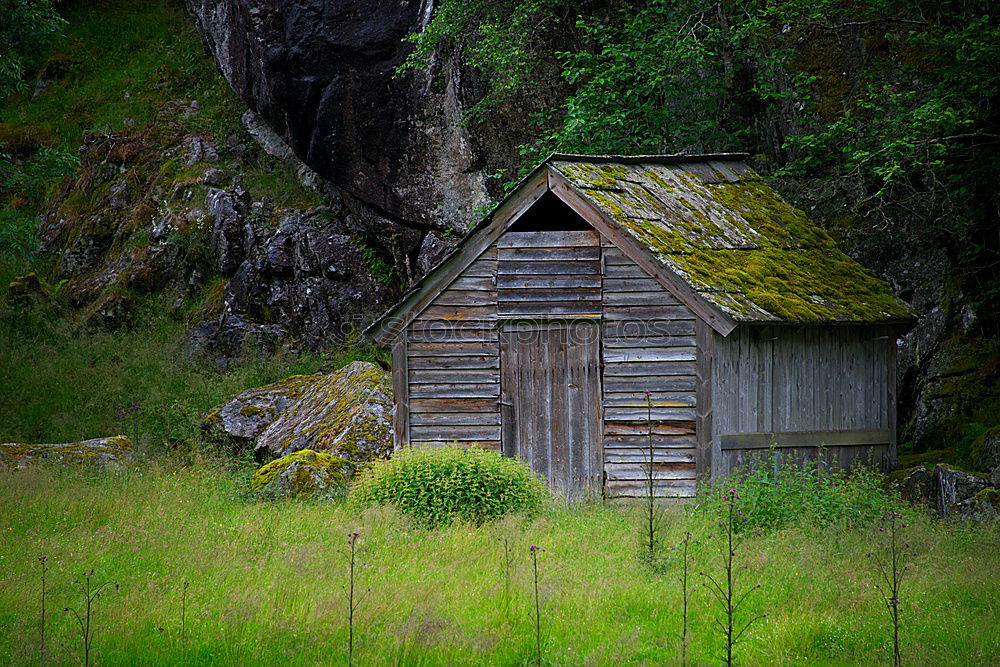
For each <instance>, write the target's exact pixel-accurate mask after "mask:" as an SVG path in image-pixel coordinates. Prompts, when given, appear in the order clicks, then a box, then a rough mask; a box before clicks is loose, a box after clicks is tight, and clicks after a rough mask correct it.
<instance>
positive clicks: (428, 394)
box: [410, 382, 500, 401]
mask: <svg viewBox="0 0 1000 667" xmlns="http://www.w3.org/2000/svg"><path fill="white" fill-rule="evenodd" d="M499 396H500V383H499V382H477V383H451V382H441V383H437V384H411V385H410V400H411V401H412V400H416V399H420V398H433V399H440V400H443V399H459V398H493V399H496V398H499Z"/></svg>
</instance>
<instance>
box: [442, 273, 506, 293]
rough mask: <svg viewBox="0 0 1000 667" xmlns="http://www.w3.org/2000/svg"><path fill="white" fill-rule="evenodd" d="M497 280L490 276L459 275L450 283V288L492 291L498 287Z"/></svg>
mask: <svg viewBox="0 0 1000 667" xmlns="http://www.w3.org/2000/svg"><path fill="white" fill-rule="evenodd" d="M496 285H497V281H496V280H495V279H493V278H489V277H479V276H459V277H458V278H455V280H453V281H452V282H451V284H450V285H448V289H449V290H476V291H487V292H488V291H491V290H493V289H494V288H496Z"/></svg>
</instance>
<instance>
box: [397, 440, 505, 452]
mask: <svg viewBox="0 0 1000 667" xmlns="http://www.w3.org/2000/svg"><path fill="white" fill-rule="evenodd" d="M410 445H411V446H413V447H415V448H421V447H427V448H434V449H440V448H441V447H479V448H480V449H493V450H496V451H499V450H500V441H499V440H410Z"/></svg>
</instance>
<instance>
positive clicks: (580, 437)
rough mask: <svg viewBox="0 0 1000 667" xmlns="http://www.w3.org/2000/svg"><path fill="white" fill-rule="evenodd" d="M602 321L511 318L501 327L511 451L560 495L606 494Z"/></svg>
mask: <svg viewBox="0 0 1000 667" xmlns="http://www.w3.org/2000/svg"><path fill="white" fill-rule="evenodd" d="M600 349H601V337H600V327H599V323H598V322H595V321H592V320H591V321H588V320H582V321H580V320H576V321H562V322H559V321H549V322H511V323H509V324H507V325H505V326H503V327H502V328H501V330H500V392H501V393H500V395H501V415H502V419H501V422H502V425H503V432H502V437H501V441H502V443H503V453H504V454H505V455H506V456H516V457H518V458H521V459H523V460H525V461H527V462H528V463H529V465H530V466H531V468H532V469H533V470H534V471H535V472H538V473H540V474H542V475H544V476H545V478H546V479H547V480H548V483H549V486H551V487H552V488H553V490H555V491H556V492H558V493H559V494H560V495H564V496H566V497H570V498H573V497H580V496H583V495H588V496H592V495H596V494H600V493H602V491H603V489H602V481H603V477H604V475H603V472H604V462H603V458H602V455H601V392H600V386H601V385H600V356H601V353H600Z"/></svg>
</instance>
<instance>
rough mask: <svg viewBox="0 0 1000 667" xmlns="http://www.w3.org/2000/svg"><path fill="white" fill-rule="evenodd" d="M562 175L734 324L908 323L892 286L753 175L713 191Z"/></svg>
mask: <svg viewBox="0 0 1000 667" xmlns="http://www.w3.org/2000/svg"><path fill="white" fill-rule="evenodd" d="M557 167H558V168H559V170H560V171H562V173H564V174H565V175H566V176H567V177H568V178H569V179H570V180H571V181H572V182H573V183H574V184H575V185H576V186H577V187H580V188H581V189H582V190H583V191H584V194H585V195H586V196H587V197H588V198H589V199H591V200H592V201H593V202H594V203H595V204H596V205H597V206H598V207H600V208H601V209H602V210H603V211H604V212H605V213H606V214H607V215H608V216H609V217H611V218H612V219H613V220H614V221H615V222H616V223H617V224H618V225H619V226H620V227H621V228H622V229H624V230H625V231H627V232H628V233H629V234H631V235H632V236H633V237H635V238H636V239H637V240H638V241H639V242H640V243H642V244H644V245H645V246H647V247H648V248H649V249H650V250H651V251H652V253H653V254H654V255H655V256H656V257H657V258H658V259H659V260H660V261H661V262H662V263H663V264H665V265H666V266H667V267H669V268H670V269H672V270H673V271H674V272H676V273H678V274H679V275H681V276H682V277H684V278H685V279H686V280H687V281H688V282H689V283H690V284H691V285H692V286H693V287H694V288H695V289H697V290H698V291H699V292H701V293H702V294H703V295H704V296H705V297H706V298H707V299H709V300H710V301H713V302H715V303H716V304H717V305H718V306H720V307H721V308H724V309H725V310H727V311H728V312H730V313H732V314H733V315H734V316H736V317H737V319H754V320H763V321H775V320H778V321H785V322H802V323H816V322H830V321H836V322H879V321H887V320H888V321H893V320H896V321H898V320H906V319H908V318H909V317H910V316H911V313H910V310H909V308H908V307H907V306H906V305H905V304H904V303H903V302H901V301H900V300H899V299H897V298H896V297H895V295H894V294H893V293H892V290H891V289H890V288H889V286H888V285H887V284H886V283H885V282H883V281H881V280H879V279H878V278H876V277H875V276H873V275H871V274H870V273H869V272H868V271H866V270H865V269H864V268H863V267H861V266H860V265H859V264H858V263H857V262H855V261H854V260H852V259H851V258H849V257H848V256H847V255H845V254H844V253H843V252H841V251H840V250H839V249H838V248H837V246H836V243H835V242H834V240H833V239H832V238H831V237H830V235H829V234H827V233H826V232H825V231H823V230H822V229H821V228H819V227H818V226H816V225H814V224H813V223H811V222H810V221H809V220H808V218H806V216H805V214H804V213H802V211H799V210H797V209H795V208H793V207H792V206H790V205H789V204H788V203H787V202H786V201H784V200H783V199H782V198H781V196H780V195H779V194H778V193H777V192H775V191H774V190H773V189H772V188H771V187H769V186H768V185H767V184H766V183H765V182H764V181H763V179H761V178H760V177H758V176H756V175H754V174H752V173H748V174H746V175H744V176H743V177H742V178H741V180H739V181H728V180H725V179H720V182H717V183H710V182H703V181H702V180H701V179H700V178H698V177H696V176H694V175H692V174H690V173H687V172H685V171H684V170H682V169H680V168H676V167H669V166H664V165H629V166H623V165H595V164H590V163H564V162H560V163H558V165H557Z"/></svg>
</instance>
